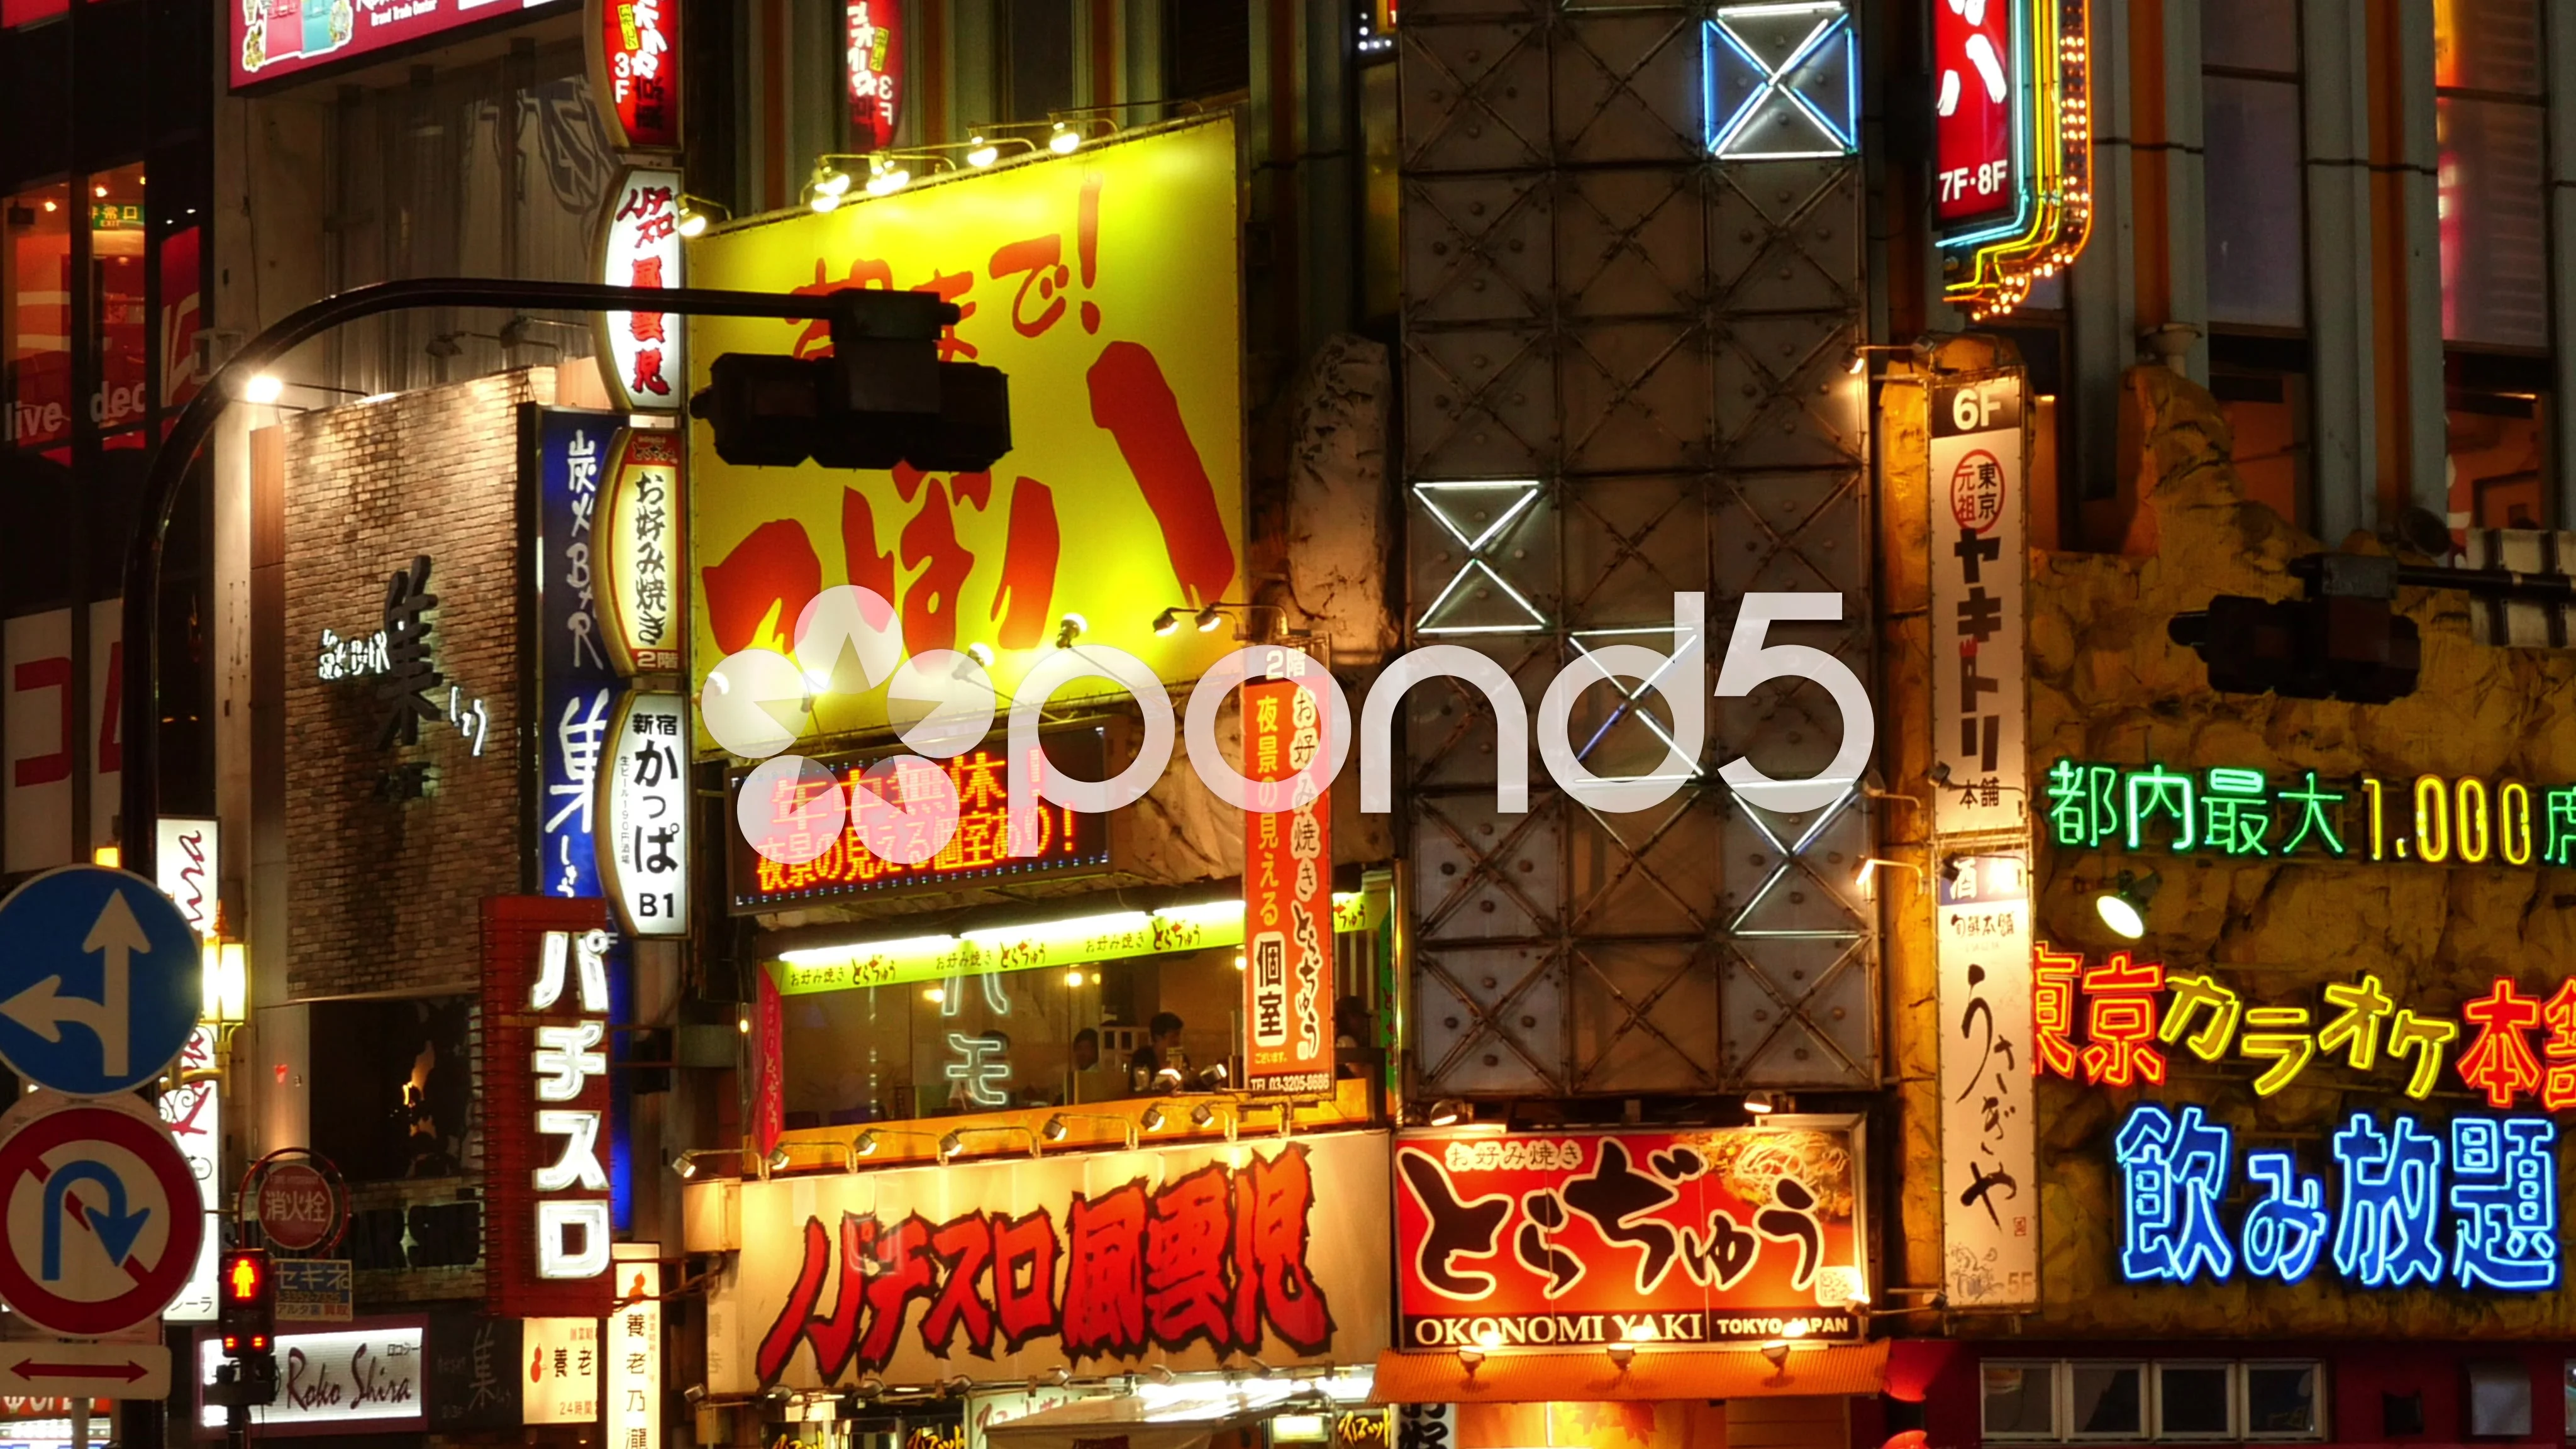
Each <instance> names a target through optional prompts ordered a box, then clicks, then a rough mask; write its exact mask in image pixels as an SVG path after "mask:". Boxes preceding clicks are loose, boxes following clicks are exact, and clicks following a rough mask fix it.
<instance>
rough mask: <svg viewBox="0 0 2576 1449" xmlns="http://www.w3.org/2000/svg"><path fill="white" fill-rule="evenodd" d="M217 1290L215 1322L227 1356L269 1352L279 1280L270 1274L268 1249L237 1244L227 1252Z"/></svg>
mask: <svg viewBox="0 0 2576 1449" xmlns="http://www.w3.org/2000/svg"><path fill="white" fill-rule="evenodd" d="M217 1292H218V1294H219V1295H220V1300H221V1302H220V1307H219V1308H218V1309H217V1311H216V1314H215V1326H216V1330H217V1331H218V1332H220V1333H221V1334H222V1335H223V1340H224V1357H226V1358H234V1359H238V1358H244V1357H247V1356H249V1355H251V1354H255V1353H257V1354H265V1353H267V1352H269V1351H270V1348H271V1342H272V1336H273V1335H274V1334H275V1333H276V1331H277V1284H276V1282H275V1281H274V1280H273V1279H272V1278H271V1277H270V1275H269V1261H268V1250H267V1249H265V1248H236V1249H234V1250H233V1251H231V1252H229V1253H226V1254H224V1265H223V1277H222V1281H221V1282H220V1283H219V1284H218V1285H217Z"/></svg>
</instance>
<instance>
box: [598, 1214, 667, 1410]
mask: <svg viewBox="0 0 2576 1449" xmlns="http://www.w3.org/2000/svg"><path fill="white" fill-rule="evenodd" d="M635 1246H636V1247H637V1248H639V1249H641V1250H642V1251H644V1252H648V1253H649V1252H654V1251H657V1250H656V1249H654V1248H653V1247H652V1245H650V1244H637V1245H635ZM661 1295H662V1265H661V1264H660V1263H656V1262H646V1261H637V1260H635V1259H631V1258H623V1259H620V1260H618V1263H617V1311H616V1312H615V1313H612V1314H610V1315H609V1318H608V1343H607V1345H606V1348H607V1350H608V1353H607V1357H608V1439H607V1442H606V1446H605V1449H662V1296H661Z"/></svg>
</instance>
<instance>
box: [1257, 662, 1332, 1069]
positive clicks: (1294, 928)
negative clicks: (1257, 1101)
mask: <svg viewBox="0 0 2576 1449" xmlns="http://www.w3.org/2000/svg"><path fill="white" fill-rule="evenodd" d="M1296 662H1300V663H1302V662H1303V660H1302V659H1298V660H1297V661H1296ZM1325 728H1326V716H1325V714H1324V711H1323V709H1322V708H1321V706H1320V701H1319V700H1318V698H1317V696H1316V694H1315V693H1314V692H1312V691H1310V690H1307V689H1303V688H1301V687H1299V685H1298V684H1297V683H1296V681H1294V680H1286V679H1274V680H1263V681H1258V682H1253V683H1247V684H1246V685H1244V687H1243V755H1244V760H1243V764H1244V769H1243V774H1244V778H1245V779H1247V780H1250V781H1252V782H1253V785H1252V791H1253V802H1254V803H1255V804H1256V805H1261V806H1276V805H1278V804H1280V803H1282V802H1286V803H1287V804H1288V808H1287V809H1285V810H1274V811H1273V812H1272V813H1269V814H1263V813H1259V812H1258V811H1246V812H1244V817H1243V829H1244V849H1243V968H1244V969H1243V1023H1244V1031H1243V1034H1244V1051H1243V1074H1244V1084H1245V1086H1246V1087H1247V1088H1248V1089H1250V1090H1252V1091H1255V1092H1317V1093H1320V1092H1325V1091H1329V1090H1330V1089H1331V1088H1332V1084H1333V836H1332V803H1331V795H1330V792H1329V791H1319V790H1317V789H1315V788H1314V787H1313V786H1312V785H1311V784H1310V783H1308V782H1306V781H1304V780H1296V781H1293V782H1292V781H1291V778H1290V777H1292V776H1295V775H1296V774H1297V773H1298V772H1299V771H1301V770H1303V769H1305V768H1306V766H1307V765H1308V764H1309V763H1310V762H1312V761H1314V760H1315V759H1317V758H1318V757H1325V756H1326V752H1327V750H1328V749H1329V747H1330V742H1329V741H1327V740H1326V739H1325V738H1324V733H1325Z"/></svg>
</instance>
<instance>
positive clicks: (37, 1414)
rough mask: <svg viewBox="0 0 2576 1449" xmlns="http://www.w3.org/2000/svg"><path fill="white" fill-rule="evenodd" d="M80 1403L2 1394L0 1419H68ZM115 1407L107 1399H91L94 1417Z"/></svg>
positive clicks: (71, 1400) (59, 1399)
mask: <svg viewBox="0 0 2576 1449" xmlns="http://www.w3.org/2000/svg"><path fill="white" fill-rule="evenodd" d="M78 1403H79V1401H78V1400H76V1399H62V1398H45V1397H42V1396H35V1395H27V1394H0V1420H7V1421H10V1422H15V1421H17V1420H20V1419H68V1418H70V1417H71V1416H72V1410H73V1408H74V1407H75V1406H76V1405H77V1404H78ZM113 1408H114V1405H113V1404H112V1403H111V1402H110V1401H109V1400H106V1399H92V1400H90V1401H89V1411H90V1413H91V1415H92V1416H94V1417H99V1418H104V1417H106V1416H107V1414H108V1413H110V1412H111V1411H112V1410H113Z"/></svg>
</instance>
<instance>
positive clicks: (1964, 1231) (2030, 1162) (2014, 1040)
mask: <svg viewBox="0 0 2576 1449" xmlns="http://www.w3.org/2000/svg"><path fill="white" fill-rule="evenodd" d="M1934 884H1935V894H1934V897H1933V902H1934V903H1933V910H1932V931H1933V935H1934V938H1935V951H1936V953H1937V956H1938V963H1937V964H1938V966H1939V970H1940V978H1941V988H1940V1011H1941V1258H1942V1263H1943V1267H1942V1274H1941V1278H1942V1284H1943V1287H1944V1290H1945V1291H1946V1292H1947V1293H1948V1294H1949V1298H1950V1301H1951V1302H1952V1303H1955V1304H1958V1305H1959V1306H1961V1307H1963V1308H2001V1307H2009V1306H2015V1305H2020V1304H2031V1303H2037V1302H2038V1301H2039V1141H2038V1121H2037V1118H2038V1112H2037V1110H2036V1108H2035V1106H2034V1104H2033V1103H2032V1101H2031V1071H2032V1060H2031V1052H2032V1043H2031V1040H2030V1035H2031V1030H2030V1028H2031V992H2030V952H2031V917H2030V858H2029V856H2028V854H2027V853H2020V852H2016V853H2010V854H2005V853H1996V854H1990V855H1957V856H1946V857H1944V858H1943V868H1942V869H1941V870H1940V871H1938V872H1936V873H1935V883H1934Z"/></svg>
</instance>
